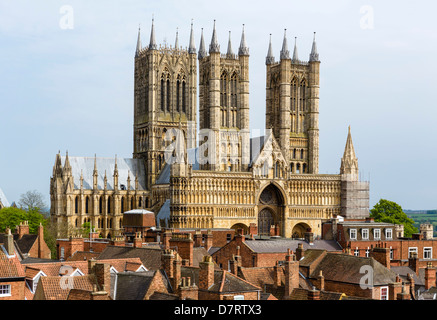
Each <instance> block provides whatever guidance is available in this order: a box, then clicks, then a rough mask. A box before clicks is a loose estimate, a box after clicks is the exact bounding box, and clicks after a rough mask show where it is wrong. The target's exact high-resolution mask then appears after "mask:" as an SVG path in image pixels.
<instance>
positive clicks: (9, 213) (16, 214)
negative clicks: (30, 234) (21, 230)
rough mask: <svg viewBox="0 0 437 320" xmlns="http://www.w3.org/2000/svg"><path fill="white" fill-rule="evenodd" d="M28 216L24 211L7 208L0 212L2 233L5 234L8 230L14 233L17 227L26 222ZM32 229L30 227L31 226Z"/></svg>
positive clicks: (0, 229)
mask: <svg viewBox="0 0 437 320" xmlns="http://www.w3.org/2000/svg"><path fill="white" fill-rule="evenodd" d="M27 217H28V214H27V212H26V211H24V210H23V209H18V208H14V207H7V208H3V209H1V210H0V232H1V233H5V232H6V228H9V229H11V231H12V232H14V230H15V228H16V226H18V225H19V224H20V223H21V222H22V221H26V220H28V219H27ZM29 229H30V226H29Z"/></svg>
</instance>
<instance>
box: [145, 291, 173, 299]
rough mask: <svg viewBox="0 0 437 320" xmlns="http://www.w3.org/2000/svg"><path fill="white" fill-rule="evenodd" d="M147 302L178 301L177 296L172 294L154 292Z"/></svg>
mask: <svg viewBox="0 0 437 320" xmlns="http://www.w3.org/2000/svg"><path fill="white" fill-rule="evenodd" d="M149 300H179V296H178V295H176V294H172V293H165V292H156V291H155V292H154V293H153V294H152V295H151V296H150V297H149Z"/></svg>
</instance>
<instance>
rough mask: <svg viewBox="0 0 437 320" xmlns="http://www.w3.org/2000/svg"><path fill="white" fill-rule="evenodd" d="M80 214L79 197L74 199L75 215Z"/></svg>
mask: <svg viewBox="0 0 437 320" xmlns="http://www.w3.org/2000/svg"><path fill="white" fill-rule="evenodd" d="M78 212H79V197H77V196H76V197H75V198H74V213H78Z"/></svg>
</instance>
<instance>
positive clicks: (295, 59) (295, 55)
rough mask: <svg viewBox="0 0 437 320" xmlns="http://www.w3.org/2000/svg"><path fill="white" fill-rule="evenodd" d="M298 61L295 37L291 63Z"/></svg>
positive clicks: (295, 38)
mask: <svg viewBox="0 0 437 320" xmlns="http://www.w3.org/2000/svg"><path fill="white" fill-rule="evenodd" d="M296 61H299V56H298V54H297V37H294V51H293V62H296Z"/></svg>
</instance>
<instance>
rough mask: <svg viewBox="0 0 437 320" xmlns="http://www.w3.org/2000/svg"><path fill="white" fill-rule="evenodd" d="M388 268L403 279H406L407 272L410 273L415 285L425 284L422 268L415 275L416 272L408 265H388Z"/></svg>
mask: <svg viewBox="0 0 437 320" xmlns="http://www.w3.org/2000/svg"><path fill="white" fill-rule="evenodd" d="M390 270H392V271H393V272H394V273H396V274H398V275H399V277H401V279H403V280H408V274H412V275H413V279H414V285H415V286H424V285H425V282H424V280H425V274H424V269H423V268H421V269H419V275H417V274H416V272H415V271H414V270H413V269H411V268H410V267H408V266H390Z"/></svg>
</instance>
